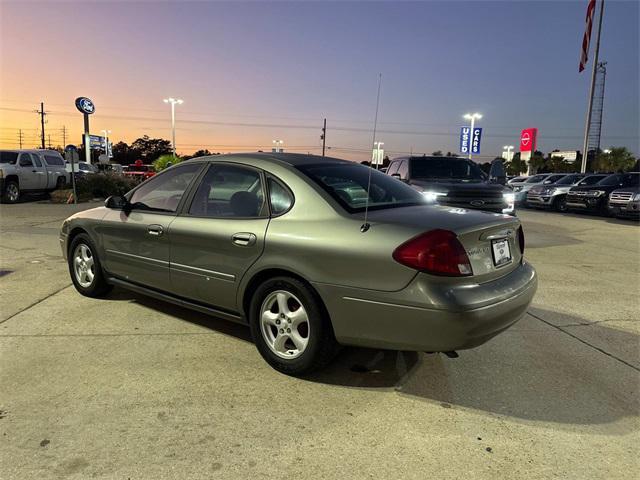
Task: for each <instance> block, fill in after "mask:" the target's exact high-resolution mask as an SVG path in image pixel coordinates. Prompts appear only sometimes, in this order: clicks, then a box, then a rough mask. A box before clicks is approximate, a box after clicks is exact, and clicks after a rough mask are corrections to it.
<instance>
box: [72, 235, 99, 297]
mask: <svg viewBox="0 0 640 480" xmlns="http://www.w3.org/2000/svg"><path fill="white" fill-rule="evenodd" d="M73 273H74V274H75V276H76V280H77V281H78V283H79V284H80V286H82V287H84V288H89V287H90V286H91V284H92V283H93V279H94V278H95V266H94V261H93V252H91V249H90V248H89V247H88V246H87V245H85V244H84V243H80V244H78V246H77V247H76V249H75V251H74V252H73Z"/></svg>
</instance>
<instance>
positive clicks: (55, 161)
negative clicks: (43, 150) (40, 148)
mask: <svg viewBox="0 0 640 480" xmlns="http://www.w3.org/2000/svg"><path fill="white" fill-rule="evenodd" d="M44 161H45V162H46V164H47V165H55V166H59V167H63V166H64V160H62V158H60V157H57V156H55V155H45V156H44Z"/></svg>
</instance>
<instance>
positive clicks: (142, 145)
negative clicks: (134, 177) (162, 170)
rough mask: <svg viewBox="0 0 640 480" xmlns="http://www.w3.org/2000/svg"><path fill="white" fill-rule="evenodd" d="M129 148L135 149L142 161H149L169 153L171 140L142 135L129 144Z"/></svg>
mask: <svg viewBox="0 0 640 480" xmlns="http://www.w3.org/2000/svg"><path fill="white" fill-rule="evenodd" d="M131 149H132V150H135V151H136V153H137V155H138V158H140V159H142V161H143V162H144V163H151V162H153V161H154V160H156V159H157V158H158V157H160V156H161V155H164V154H167V153H171V151H172V149H171V142H170V141H169V140H165V139H163V138H149V136H148V135H144V136H142V137H140V138H138V139H137V140H136V141H135V142H133V143H132V144H131Z"/></svg>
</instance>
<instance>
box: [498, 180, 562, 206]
mask: <svg viewBox="0 0 640 480" xmlns="http://www.w3.org/2000/svg"><path fill="white" fill-rule="evenodd" d="M565 175H566V174H560V173H558V174H551V173H542V174H538V175H533V176H531V177H529V178H527V179H526V180H524V181H522V182H513V183H511V184H510V186H511V188H513V191H514V193H515V203H516V205H523V204H525V202H526V200H527V192H529V190H531V189H532V188H533V187H535V186H537V185H550V184H552V183H555V182H557V181H558V180H560V179H561V178H562V177H564V176H565Z"/></svg>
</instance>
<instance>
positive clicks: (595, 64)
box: [580, 0, 604, 173]
mask: <svg viewBox="0 0 640 480" xmlns="http://www.w3.org/2000/svg"><path fill="white" fill-rule="evenodd" d="M603 15H604V0H600V18H599V19H598V35H597V37H596V51H595V55H594V56H593V66H592V68H591V84H590V86H589V105H588V107H587V119H586V121H585V124H584V142H583V143H582V168H581V169H580V172H581V173H586V171H587V157H588V156H589V152H588V151H587V149H588V148H589V126H590V125H591V114H592V112H593V94H594V90H595V85H596V73H597V72H598V55H599V53H600V33H601V32H602V16H603Z"/></svg>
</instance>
